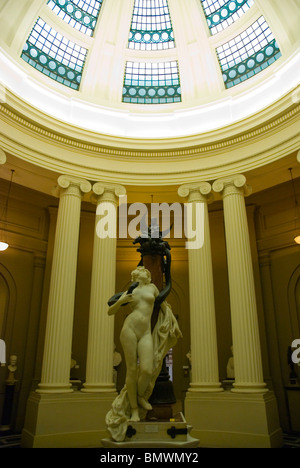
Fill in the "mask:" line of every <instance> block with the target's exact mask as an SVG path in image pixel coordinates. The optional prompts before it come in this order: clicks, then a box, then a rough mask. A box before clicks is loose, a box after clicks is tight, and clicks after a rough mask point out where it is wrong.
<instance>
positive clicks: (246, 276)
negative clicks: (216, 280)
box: [213, 175, 266, 393]
mask: <svg viewBox="0 0 300 468" xmlns="http://www.w3.org/2000/svg"><path fill="white" fill-rule="evenodd" d="M213 190H214V191H216V192H220V193H221V194H222V196H223V206H224V220H225V235H226V249H227V263H228V276H229V291H230V305H231V322H232V339H233V353H234V368H235V383H234V384H233V389H232V391H233V392H245V393H250V392H251V393H254V392H255V393H261V392H264V391H266V388H265V387H266V384H265V383H264V381H263V371H262V360H261V349H260V339H259V327H258V317H257V306H256V294H255V285H254V275H253V266H252V257H251V248H250V239H249V230H248V221H247V213H246V205H245V198H244V197H245V195H247V194H249V193H250V188H249V187H248V186H247V185H246V178H245V177H244V176H243V175H237V176H233V177H227V178H223V179H220V180H217V181H215V182H214V184H213Z"/></svg>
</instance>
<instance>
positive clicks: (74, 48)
mask: <svg viewBox="0 0 300 468" xmlns="http://www.w3.org/2000/svg"><path fill="white" fill-rule="evenodd" d="M86 55H87V50H86V49H85V48H84V47H81V46H79V45H77V44H75V43H74V42H72V41H70V40H68V39H67V38H66V37H64V36H62V35H61V34H59V33H58V32H56V31H55V30H54V29H53V28H52V27H51V26H49V25H48V24H47V23H45V21H44V20H42V19H41V18H38V20H37V22H36V23H35V25H34V27H33V29H32V31H31V33H30V35H29V37H28V40H27V41H26V43H25V45H24V47H23V51H22V55H21V57H22V59H24V60H25V61H26V62H27V63H29V64H30V65H31V66H32V67H34V68H36V69H37V70H39V71H40V72H42V73H44V75H47V76H48V77H49V78H52V79H53V80H56V81H58V82H59V83H61V84H63V85H65V86H68V87H70V88H72V89H76V90H77V89H79V85H80V81H81V76H82V71H83V67H84V63H85V59H86Z"/></svg>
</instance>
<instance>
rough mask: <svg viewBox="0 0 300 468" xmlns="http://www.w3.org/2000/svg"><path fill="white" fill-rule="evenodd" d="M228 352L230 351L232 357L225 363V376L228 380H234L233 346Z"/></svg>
mask: <svg viewBox="0 0 300 468" xmlns="http://www.w3.org/2000/svg"><path fill="white" fill-rule="evenodd" d="M230 351H231V354H232V356H231V357H230V358H229V359H228V362H227V367H226V375H227V379H228V380H234V379H235V373H234V357H233V346H231V347H230Z"/></svg>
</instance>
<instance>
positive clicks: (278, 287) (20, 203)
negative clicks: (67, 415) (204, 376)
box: [0, 179, 300, 431]
mask: <svg viewBox="0 0 300 468" xmlns="http://www.w3.org/2000/svg"><path fill="white" fill-rule="evenodd" d="M296 183H297V184H298V185H299V179H297V181H296ZM6 188H7V183H6V182H5V181H3V180H1V188H0V195H1V199H0V203H1V205H2V206H3V203H4V194H5V193H6ZM298 192H299V190H298ZM298 195H299V193H298ZM247 206H248V208H247V210H248V221H249V231H250V237H251V247H252V255H253V266H254V276H255V283H256V290H257V305H258V316H259V325H260V334H261V344H262V357H263V368H264V376H265V379H266V381H267V382H268V385H270V386H272V387H273V388H274V390H275V393H276V396H277V400H278V405H279V412H280V418H281V424H282V426H283V427H284V429H285V430H288V429H289V419H288V408H287V405H286V393H285V392H286V390H285V388H284V387H285V386H287V384H288V377H289V367H288V365H287V359H286V352H287V346H289V345H290V344H291V341H292V339H294V338H300V329H299V321H300V319H299V297H298V299H297V296H295V294H298V295H299V287H298V289H297V285H298V284H299V283H298V282H297V281H298V278H299V273H300V267H299V265H300V248H299V247H298V246H296V244H294V243H293V241H292V238H291V233H292V231H293V222H292V220H293V200H292V197H291V192H290V185H289V184H284V185H282V186H279V187H275V188H274V189H271V190H268V191H265V192H261V193H260V194H255V195H252V196H250V197H249V198H248V199H247ZM56 207H57V200H56V199H55V198H51V197H47V196H44V195H42V194H37V193H36V192H34V191H31V190H28V189H25V188H21V187H20V186H17V185H14V186H13V190H12V202H11V204H10V210H9V229H10V233H11V234H10V236H11V244H12V246H11V247H10V248H9V249H8V250H7V251H6V252H4V253H1V254H0V274H1V275H2V278H4V281H5V282H6V284H7V287H8V291H9V301H8V302H9V305H8V313H7V317H6V320H5V330H4V336H3V338H4V339H5V340H6V342H7V348H8V350H7V351H8V356H9V355H10V354H16V355H17V356H18V370H17V373H16V378H17V379H18V384H17V387H16V392H17V393H16V407H15V416H14V428H15V430H16V431H20V430H21V429H22V425H23V421H24V413H25V407H26V399H27V396H28V392H29V390H30V389H31V388H32V386H33V387H34V386H35V385H36V384H37V383H38V381H39V379H40V374H41V364H42V354H43V340H44V332H45V323H46V314H47V299H48V290H49V281H50V272H51V259H52V251H53V243H54V235H55V223H56V213H57V208H56ZM82 208H83V211H82V217H81V228H80V244H79V251H78V274H77V287H76V302H75V312H74V331H73V346H72V353H73V358H74V359H76V361H77V364H78V366H79V367H78V368H76V369H73V371H72V376H73V377H76V378H78V379H81V380H84V378H85V359H86V349H87V334H88V315H89V294H90V279H91V262H92V248H93V230H94V211H95V207H94V206H93V205H92V204H88V203H84V204H83V207H82ZM209 210H210V215H209V216H210V229H211V242H212V258H213V270H214V285H215V303H216V322H217V336H218V357H219V372H220V380H223V379H225V378H226V363H227V360H228V358H229V357H230V346H231V344H232V337H231V321H230V301H229V287H228V276H227V267H226V243H225V236H224V222H223V213H222V204H221V202H215V203H214V204H212V205H210V208H209ZM170 245H171V247H172V250H171V253H172V278H173V291H172V293H171V294H170V296H169V298H168V300H169V302H170V304H171V305H172V308H173V311H174V313H175V315H176V316H177V318H178V322H179V325H180V328H181V330H182V333H183V339H182V340H179V342H178V344H177V346H176V347H175V348H174V390H175V394H176V397H177V399H178V400H179V401H181V402H183V401H184V395H185V391H186V390H187V388H188V383H189V378H188V376H187V375H185V373H184V370H183V366H187V365H188V363H189V362H188V359H187V357H186V354H187V353H188V351H189V349H190V337H189V294H188V264H187V251H186V250H185V249H184V244H183V241H181V240H178V239H171V240H170ZM47 247H48V249H47ZM139 258H140V257H139V253H137V252H136V248H135V246H133V245H132V240H131V239H127V240H119V241H118V250H117V259H118V260H117V278H116V291H121V290H124V289H125V288H126V287H127V286H128V284H129V282H130V272H131V270H132V269H133V268H134V267H135V266H136V265H137V263H138V262H139ZM43 280H44V281H43ZM2 290H3V288H2V289H1V291H2ZM295 291H298V292H296V293H295ZM295 297H296V299H295V300H294V299H293V298H295ZM297 300H298V302H297ZM126 313H128V310H126V308H124V309H123V310H122V311H121V313H120V314H119V315H118V316H117V317H116V320H115V344H116V347H117V351H119V352H121V353H122V349H121V345H120V342H119V333H120V329H121V326H122V323H123V319H124V316H125V315H126ZM299 369H300V368H297V371H298V375H299ZM6 373H7V369H6V368H3V367H2V368H0V410H1V408H2V405H3V398H4V390H5V384H4V380H5V378H6ZM124 378H125V364H124V361H123V362H122V363H121V365H120V366H119V369H118V381H117V387H118V389H120V388H121V386H122V385H123V383H124ZM290 409H291V408H290Z"/></svg>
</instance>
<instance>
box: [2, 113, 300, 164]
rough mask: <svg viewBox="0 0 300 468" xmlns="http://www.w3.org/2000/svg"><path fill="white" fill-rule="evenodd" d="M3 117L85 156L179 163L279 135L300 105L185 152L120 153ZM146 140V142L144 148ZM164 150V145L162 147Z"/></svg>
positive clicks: (17, 118)
mask: <svg viewBox="0 0 300 468" xmlns="http://www.w3.org/2000/svg"><path fill="white" fill-rule="evenodd" d="M0 116H1V117H3V118H5V119H6V120H7V119H8V120H9V121H10V123H12V124H18V125H19V126H20V127H22V129H26V130H27V131H30V132H31V133H32V134H33V135H34V136H35V137H36V138H41V137H42V138H44V139H47V140H48V141H49V142H52V143H54V142H55V143H57V144H60V145H63V146H66V147H68V148H70V149H74V148H75V149H77V150H79V151H84V152H85V153H93V155H95V154H99V155H101V156H102V157H110V158H111V157H114V158H116V159H118V158H122V160H124V158H128V159H132V158H139V159H142V158H145V159H148V158H151V159H153V160H154V159H160V158H163V159H164V160H165V159H166V158H171V159H174V158H175V159H176V158H180V159H181V160H182V158H194V157H199V155H201V154H205V155H207V154H208V153H213V152H219V151H223V150H226V149H227V148H231V149H232V148H233V147H234V146H236V145H241V144H243V143H244V142H247V143H248V144H249V141H251V140H253V139H257V138H259V137H263V138H265V137H266V134H267V133H268V132H272V131H278V130H279V129H280V127H281V126H286V125H289V123H290V122H291V121H292V120H293V119H295V118H297V117H298V118H299V119H300V105H299V104H294V105H293V106H292V108H290V109H288V110H287V111H286V112H284V113H282V114H281V115H280V116H279V117H276V118H274V119H273V120H270V121H269V122H268V123H266V124H264V125H261V126H259V127H257V128H255V129H253V130H251V131H248V132H245V133H241V134H238V135H236V136H234V137H230V138H228V139H224V138H223V139H221V140H220V141H217V142H216V143H212V144H203V145H201V144H200V145H195V146H187V147H185V148H183V149H177V150H171V149H170V150H167V149H166V150H161V151H156V150H148V151H145V150H132V149H127V148H123V149H120V148H119V147H113V146H111V147H108V146H104V145H100V144H91V143H88V142H86V141H83V140H82V141H79V140H78V139H72V138H69V137H66V136H63V135H61V134H59V133H57V132H54V131H50V130H47V129H45V128H44V127H42V126H39V125H37V124H35V123H33V122H31V121H29V120H28V119H26V118H25V117H23V116H20V115H18V114H17V113H15V112H14V111H13V110H11V109H9V108H8V107H6V105H5V104H0ZM146 143H147V140H145V144H146ZM162 146H163V144H162Z"/></svg>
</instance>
